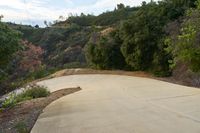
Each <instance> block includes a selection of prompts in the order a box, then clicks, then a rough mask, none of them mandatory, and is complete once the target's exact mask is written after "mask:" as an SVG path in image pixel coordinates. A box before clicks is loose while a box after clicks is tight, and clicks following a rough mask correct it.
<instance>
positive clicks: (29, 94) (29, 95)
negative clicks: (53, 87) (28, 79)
mask: <svg viewBox="0 0 200 133" xmlns="http://www.w3.org/2000/svg"><path fill="white" fill-rule="evenodd" d="M49 94H50V92H49V91H48V90H47V88H46V87H44V86H39V85H35V84H34V85H30V86H28V87H27V88H26V89H25V91H24V92H22V93H21V94H19V95H17V94H15V93H12V94H10V96H9V97H8V98H7V99H5V101H3V103H2V108H10V107H13V106H15V105H16V104H17V103H19V102H22V101H26V100H31V99H35V98H41V97H47V96H48V95H49Z"/></svg>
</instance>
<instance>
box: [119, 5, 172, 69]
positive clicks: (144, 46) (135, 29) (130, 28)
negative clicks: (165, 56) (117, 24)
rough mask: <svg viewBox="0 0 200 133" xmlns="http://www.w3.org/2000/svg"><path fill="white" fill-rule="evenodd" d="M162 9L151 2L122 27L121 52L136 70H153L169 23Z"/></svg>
mask: <svg viewBox="0 0 200 133" xmlns="http://www.w3.org/2000/svg"><path fill="white" fill-rule="evenodd" d="M160 8H161V7H160V6H159V5H158V4H156V3H154V2H151V3H149V4H147V5H145V6H143V7H141V8H140V9H139V10H138V11H137V13H135V14H134V15H133V17H132V19H130V20H128V21H126V22H124V23H123V24H122V26H121V29H120V30H121V35H120V36H121V38H122V40H123V44H122V47H121V50H122V53H123V55H124V57H125V59H126V62H127V63H128V64H129V65H131V66H132V67H133V68H134V69H135V70H147V69H149V68H151V67H152V66H153V60H154V55H155V54H156V53H157V52H158V51H160V49H159V45H161V44H162V42H161V39H162V38H163V36H164V32H163V27H164V25H165V23H167V22H168V19H167V18H166V16H164V14H162V12H161V9H160ZM165 21H166V22H165ZM157 55H158V54H157Z"/></svg>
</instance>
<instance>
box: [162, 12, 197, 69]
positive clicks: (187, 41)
mask: <svg viewBox="0 0 200 133" xmlns="http://www.w3.org/2000/svg"><path fill="white" fill-rule="evenodd" d="M187 17H188V18H187V19H186V21H184V22H183V23H182V29H181V30H180V34H178V35H176V38H175V39H172V38H174V37H172V36H171V37H170V38H168V39H167V40H166V45H167V46H168V47H167V48H166V50H167V51H168V52H171V53H172V55H173V62H172V64H175V65H176V64H178V63H179V62H183V63H184V64H187V65H188V66H189V68H190V69H191V70H192V71H193V72H200V43H199V42H200V41H199V37H200V36H199V35H200V34H199V33H200V23H199V21H200V10H199V9H193V10H189V12H188V13H187Z"/></svg>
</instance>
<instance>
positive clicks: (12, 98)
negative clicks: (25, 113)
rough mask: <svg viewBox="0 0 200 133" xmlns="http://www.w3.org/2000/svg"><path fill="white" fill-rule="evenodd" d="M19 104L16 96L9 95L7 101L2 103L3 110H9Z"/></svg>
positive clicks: (13, 94)
mask: <svg viewBox="0 0 200 133" xmlns="http://www.w3.org/2000/svg"><path fill="white" fill-rule="evenodd" d="M16 103H17V101H16V94H15V93H12V94H10V95H9V98H6V99H5V101H3V103H2V108H9V107H13V106H15V105H16Z"/></svg>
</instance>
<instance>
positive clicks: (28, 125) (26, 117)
mask: <svg viewBox="0 0 200 133" xmlns="http://www.w3.org/2000/svg"><path fill="white" fill-rule="evenodd" d="M80 90H81V88H68V89H63V90H59V91H56V92H53V93H51V94H50V96H48V97H45V98H38V99H33V100H30V101H25V102H22V103H19V104H17V105H16V106H14V107H13V108H10V109H7V110H4V111H2V112H0V133H29V132H30V131H31V129H32V127H33V126H34V124H35V122H36V120H37V118H38V116H39V115H40V113H42V110H43V109H44V108H45V107H46V106H47V105H49V104H50V103H51V102H53V101H55V100H57V99H59V98H61V97H63V96H66V95H69V94H72V93H75V92H77V91H80Z"/></svg>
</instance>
